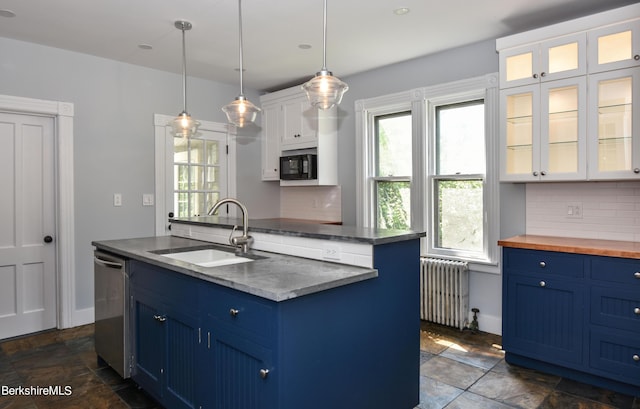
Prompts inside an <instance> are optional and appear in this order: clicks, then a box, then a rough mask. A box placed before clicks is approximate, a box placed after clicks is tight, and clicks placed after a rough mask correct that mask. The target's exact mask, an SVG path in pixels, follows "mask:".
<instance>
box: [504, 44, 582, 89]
mask: <svg viewBox="0 0 640 409" xmlns="http://www.w3.org/2000/svg"><path fill="white" fill-rule="evenodd" d="M586 51H587V37H586V34H585V33H580V34H575V35H569V36H563V37H561V38H555V39H553V40H548V41H544V42H541V43H536V44H529V45H526V46H522V47H517V48H512V49H508V50H505V51H501V52H500V88H509V87H517V86H521V85H529V84H537V83H540V82H544V81H553V80H557V79H562V78H569V77H575V76H579V75H584V74H585V73H586V72H587V57H586Z"/></svg>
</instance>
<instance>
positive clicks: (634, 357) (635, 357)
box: [633, 354, 640, 362]
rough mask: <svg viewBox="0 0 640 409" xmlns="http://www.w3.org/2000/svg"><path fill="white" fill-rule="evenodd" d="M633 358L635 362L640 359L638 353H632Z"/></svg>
mask: <svg viewBox="0 0 640 409" xmlns="http://www.w3.org/2000/svg"><path fill="white" fill-rule="evenodd" d="M633 360H634V361H636V362H638V361H640V356H638V354H636V355H634V356H633Z"/></svg>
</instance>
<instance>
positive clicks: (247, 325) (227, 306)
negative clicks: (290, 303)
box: [204, 285, 275, 338]
mask: <svg viewBox="0 0 640 409" xmlns="http://www.w3.org/2000/svg"><path fill="white" fill-rule="evenodd" d="M207 288H208V289H209V290H213V291H206V290H205V293H206V295H205V297H206V298H205V301H204V303H205V309H206V313H207V314H208V315H209V316H210V317H212V318H214V319H215V320H216V321H218V322H222V323H224V324H227V325H229V326H230V327H231V328H233V329H236V330H240V331H243V332H244V333H247V334H251V335H256V336H259V337H263V338H265V337H269V336H270V335H272V329H273V326H274V321H275V318H274V316H273V314H274V309H273V307H272V306H270V305H269V304H268V302H262V301H260V300H259V299H258V298H257V297H255V296H252V295H250V294H243V293H240V292H237V291H233V290H227V289H226V288H216V287H212V286H211V285H209V286H207Z"/></svg>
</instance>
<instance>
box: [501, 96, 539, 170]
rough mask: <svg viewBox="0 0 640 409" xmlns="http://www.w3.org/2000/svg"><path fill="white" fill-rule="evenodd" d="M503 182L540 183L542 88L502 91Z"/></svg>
mask: <svg viewBox="0 0 640 409" xmlns="http://www.w3.org/2000/svg"><path fill="white" fill-rule="evenodd" d="M500 106H501V109H500V138H501V143H500V147H501V150H502V152H501V154H500V180H502V181H514V182H517V181H531V180H538V178H539V175H538V174H535V173H534V172H536V169H537V168H538V166H539V158H540V120H539V118H540V86H538V85H528V86H524V87H518V88H510V89H506V90H502V91H500Z"/></svg>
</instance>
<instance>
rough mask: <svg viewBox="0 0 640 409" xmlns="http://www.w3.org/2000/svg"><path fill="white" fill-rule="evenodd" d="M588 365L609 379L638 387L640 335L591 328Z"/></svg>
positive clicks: (639, 382) (639, 384)
mask: <svg viewBox="0 0 640 409" xmlns="http://www.w3.org/2000/svg"><path fill="white" fill-rule="evenodd" d="M589 365H590V367H591V368H593V369H594V370H595V371H597V372H599V373H602V374H603V375H605V376H607V377H609V378H612V379H616V380H619V381H622V382H627V383H630V384H632V385H636V386H640V335H639V334H638V333H634V332H629V331H621V330H615V331H614V330H610V329H608V328H598V327H594V328H592V329H591V351H590V358H589Z"/></svg>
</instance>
